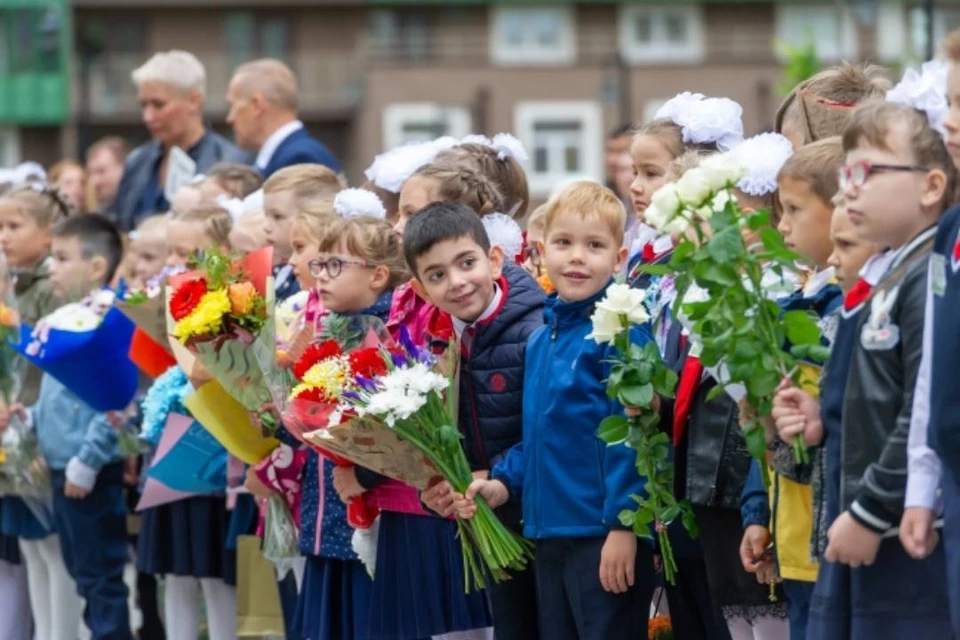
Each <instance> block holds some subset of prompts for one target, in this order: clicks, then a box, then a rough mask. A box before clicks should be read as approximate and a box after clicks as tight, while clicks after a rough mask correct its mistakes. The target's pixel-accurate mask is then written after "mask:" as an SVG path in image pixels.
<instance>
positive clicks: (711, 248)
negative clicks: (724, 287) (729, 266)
mask: <svg viewBox="0 0 960 640" xmlns="http://www.w3.org/2000/svg"><path fill="white" fill-rule="evenodd" d="M707 251H708V252H709V253H710V257H711V258H713V259H714V260H716V261H717V262H720V263H724V262H731V261H733V260H735V259H736V258H737V257H738V256H740V255H741V254H742V253H743V252H744V247H743V236H742V235H740V228H739V227H738V226H737V225H730V226H729V227H727V228H726V229H723V230H721V231H720V232H719V233H717V234H716V235H715V236H713V237H712V238H710V242H708V243H707Z"/></svg>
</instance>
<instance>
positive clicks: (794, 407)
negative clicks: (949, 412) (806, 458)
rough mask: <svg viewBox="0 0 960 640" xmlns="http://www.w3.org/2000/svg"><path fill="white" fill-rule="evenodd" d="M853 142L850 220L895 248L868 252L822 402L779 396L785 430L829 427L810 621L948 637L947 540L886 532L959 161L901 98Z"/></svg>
mask: <svg viewBox="0 0 960 640" xmlns="http://www.w3.org/2000/svg"><path fill="white" fill-rule="evenodd" d="M843 146H844V150H845V151H846V154H847V157H846V162H847V164H846V166H845V167H844V168H843V170H842V172H841V180H840V186H841V189H842V192H843V195H844V199H845V201H846V205H847V210H848V212H849V217H850V220H851V222H852V223H853V226H854V227H855V228H856V230H857V233H858V235H859V236H860V237H861V238H864V239H866V240H868V241H871V242H874V243H876V244H878V245H880V246H884V247H889V248H890V252H889V253H888V254H886V255H885V257H884V258H881V259H879V260H878V259H875V260H872V261H871V262H870V263H868V265H867V266H866V267H865V273H864V281H863V282H864V283H865V284H862V285H861V283H860V282H858V283H857V284H856V285H854V286H853V287H852V288H851V289H850V292H849V293H848V294H847V297H846V300H845V302H844V307H845V313H844V319H843V321H842V322H841V324H840V328H839V329H838V332H837V339H836V342H835V347H834V350H833V354H832V355H831V358H830V362H829V363H828V367H827V371H826V378H825V380H824V384H823V395H822V398H821V400H822V403H823V407H822V411H820V410H819V407H818V406H817V403H816V402H815V401H813V400H812V399H811V398H810V397H809V396H807V395H806V394H804V393H803V392H802V391H800V390H797V389H792V388H791V389H787V390H785V391H781V392H780V393H779V394H778V396H777V400H776V402H777V408H778V409H780V410H781V411H780V412H779V413H778V415H777V422H778V429H780V432H781V433H787V431H786V429H788V428H789V429H794V430H793V435H795V434H796V433H803V434H804V438H805V440H806V442H807V443H808V444H811V445H816V444H818V443H819V442H820V441H821V440H822V441H823V445H824V447H825V449H826V455H827V477H826V480H827V512H828V518H829V519H831V520H832V524H831V525H830V528H829V531H828V533H827V537H828V544H827V548H826V551H825V553H824V562H823V564H822V565H821V567H820V575H819V577H818V579H817V586H816V588H815V591H814V596H813V601H812V604H811V610H810V622H809V626H808V635H809V637H816V638H820V637H823V638H834V637H849V638H888V637H889V638H900V637H907V636H911V635H915V636H916V637H925V638H927V637H929V638H946V637H950V634H951V629H950V619H949V606H948V603H947V595H946V572H945V569H944V557H943V552H942V551H941V550H938V549H935V550H934V551H933V553H932V554H931V555H930V556H929V557H927V558H926V559H924V560H919V561H918V560H913V559H911V558H910V557H909V556H908V555H907V554H906V553H905V552H904V549H903V547H901V545H900V544H899V543H898V541H897V540H889V539H887V540H885V539H884V538H887V537H888V534H890V533H891V532H895V530H896V528H897V525H898V524H899V523H900V518H901V515H902V512H903V504H904V496H905V493H906V484H907V482H906V470H907V459H906V458H907V451H906V442H907V431H908V426H909V424H910V421H911V417H912V409H913V394H914V387H915V382H916V378H917V374H918V370H919V365H920V357H921V351H922V341H923V336H922V334H923V331H922V329H921V328H920V327H921V326H922V325H923V318H924V306H925V296H926V280H927V277H926V276H927V271H928V263H930V260H929V256H930V250H931V247H932V245H933V239H934V236H935V234H936V224H937V221H938V219H939V217H940V215H941V213H942V212H943V210H944V209H945V208H946V205H947V203H948V202H949V199H950V198H951V197H952V193H953V189H954V187H955V184H956V169H955V167H954V165H953V162H952V160H951V158H950V156H949V154H948V152H947V150H946V147H945V146H944V144H943V141H942V140H941V139H940V137H939V135H938V134H937V133H936V132H935V131H934V130H933V129H931V127H930V125H929V124H928V122H927V120H926V117H925V115H924V114H923V113H922V112H920V111H918V110H914V109H912V108H910V107H906V106H902V105H895V104H891V103H875V104H870V105H864V106H862V107H859V108H858V109H857V110H856V112H855V113H854V115H853V117H852V119H851V121H850V124H849V125H848V128H847V130H846V132H845V133H844V136H843ZM871 271H873V273H870V272H871ZM932 284H935V283H933V282H932ZM868 307H869V313H864V312H863V310H864V309H866V308H868ZM787 437H788V439H789V438H790V437H791V434H789V433H787ZM845 442H847V443H849V442H855V443H856V447H848V446H845V445H844V443H845ZM847 565H848V566H847Z"/></svg>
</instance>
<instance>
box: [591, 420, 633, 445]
mask: <svg viewBox="0 0 960 640" xmlns="http://www.w3.org/2000/svg"><path fill="white" fill-rule="evenodd" d="M628 427H629V423H628V422H627V419H626V418H625V417H623V416H607V417H606V418H604V419H603V421H602V422H601V423H600V427H599V428H598V429H597V437H598V438H600V439H601V440H603V441H604V442H606V443H607V444H608V445H609V444H619V443H621V442H623V441H624V440H626V439H627V430H628Z"/></svg>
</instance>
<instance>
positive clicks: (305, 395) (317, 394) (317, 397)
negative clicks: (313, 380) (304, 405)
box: [294, 387, 331, 403]
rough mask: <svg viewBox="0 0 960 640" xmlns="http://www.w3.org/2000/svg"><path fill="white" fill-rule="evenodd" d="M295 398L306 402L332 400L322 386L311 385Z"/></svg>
mask: <svg viewBox="0 0 960 640" xmlns="http://www.w3.org/2000/svg"><path fill="white" fill-rule="evenodd" d="M294 400H303V401H305V402H318V403H319V402H331V400H330V398H328V397H327V395H326V394H325V393H324V392H323V390H322V389H321V388H320V387H310V388H309V389H304V390H303V391H301V392H300V393H298V394H297V395H296V396H295V397H294Z"/></svg>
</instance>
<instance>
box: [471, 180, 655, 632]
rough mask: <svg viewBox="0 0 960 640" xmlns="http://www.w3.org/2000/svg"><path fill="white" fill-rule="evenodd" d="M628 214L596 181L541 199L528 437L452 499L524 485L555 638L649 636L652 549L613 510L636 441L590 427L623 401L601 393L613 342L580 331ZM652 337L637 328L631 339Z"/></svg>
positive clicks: (625, 488)
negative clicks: (541, 280)
mask: <svg viewBox="0 0 960 640" xmlns="http://www.w3.org/2000/svg"><path fill="white" fill-rule="evenodd" d="M625 219H626V214H625V212H624V209H623V205H622V204H621V203H620V201H619V199H618V198H617V197H616V196H615V195H614V194H613V192H612V191H610V190H609V189H606V188H605V187H602V186H600V185H598V184H596V183H592V182H577V183H574V184H572V185H570V186H569V187H567V188H566V189H564V190H563V191H561V192H560V193H559V194H557V195H556V196H555V197H554V198H553V199H552V200H551V201H550V202H549V203H548V204H547V213H546V230H545V236H544V244H545V253H544V264H545V266H546V269H547V273H548V275H549V276H550V280H551V282H553V283H554V285H555V286H556V289H557V293H556V294H555V295H553V296H551V297H550V298H548V299H547V305H546V312H545V315H546V320H547V324H546V326H544V327H541V328H540V329H538V330H537V331H536V332H535V333H534V334H533V335H532V336H531V337H530V340H529V342H528V343H527V353H526V365H525V367H526V370H525V379H524V386H523V441H522V442H521V443H520V444H518V445H516V446H515V447H513V448H512V449H511V450H510V452H509V453H508V454H507V456H506V458H505V459H504V460H503V461H502V462H500V463H499V464H497V465H495V466H494V467H493V470H492V471H491V474H490V479H478V480H476V481H474V483H473V484H472V485H471V486H470V488H469V490H468V491H467V495H466V496H465V499H463V500H459V499H458V500H457V511H458V513H459V514H460V515H461V517H469V516H471V515H472V513H474V510H475V508H476V506H475V504H473V498H474V496H476V495H480V496H482V497H483V498H484V499H486V500H487V502H488V503H489V504H490V505H491V506H494V507H495V506H498V505H500V504H503V503H504V502H506V501H507V500H508V499H509V498H510V497H511V496H516V495H522V496H523V501H522V502H523V521H524V528H523V533H524V535H525V536H526V537H528V538H532V539H534V540H536V543H537V550H536V558H535V560H534V570H535V573H536V578H537V590H538V599H539V603H540V607H539V609H540V633H541V637H544V638H551V640H555V639H559V640H564V639H566V638H570V639H576V638H579V639H581V640H594V639H595V640H616V639H619V638H623V639H624V640H627V639H634V638H645V637H646V635H647V617H648V615H649V606H650V598H651V596H652V593H653V588H654V574H653V564H652V559H653V549H652V547H651V546H650V545H648V544H638V541H637V537H636V535H634V533H633V531H632V530H630V529H629V528H627V527H623V526H622V525H621V523H620V520H619V513H620V511H622V510H624V509H631V510H632V509H634V508H635V507H636V504H635V503H634V502H633V501H632V500H631V499H630V496H631V495H637V494H640V493H641V492H642V491H643V484H644V479H643V478H642V477H640V476H639V475H638V474H637V471H636V467H635V458H636V452H634V451H633V450H632V449H628V448H627V447H626V446H625V445H623V444H619V445H614V446H609V447H608V446H607V445H605V444H604V443H603V442H601V441H600V440H599V439H598V438H597V427H598V425H599V424H600V422H601V421H602V420H603V419H604V418H606V417H607V416H609V415H612V414H615V413H623V410H624V409H623V407H622V406H621V405H620V404H619V403H617V402H616V401H615V400H611V399H610V398H608V397H607V393H606V379H607V377H608V375H609V372H610V365H609V363H608V362H607V360H608V358H609V357H610V356H611V355H612V354H611V350H610V349H611V348H610V347H609V346H606V345H598V344H597V343H596V342H594V341H593V340H588V339H587V336H588V335H589V334H590V332H591V330H592V326H591V321H590V316H591V315H592V313H593V309H594V305H595V304H596V303H597V302H598V301H600V300H601V299H602V298H603V297H604V295H605V293H606V289H607V286H608V285H609V284H610V283H611V282H612V278H613V274H614V273H617V272H618V271H619V270H620V268H621V267H622V266H623V262H624V260H625V259H626V249H623V248H622V243H623V233H624V224H625ZM651 339H652V338H651V336H650V332H649V328H647V327H637V328H636V330H635V342H638V343H640V344H643V343H645V342H648V341H649V340H651Z"/></svg>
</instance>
